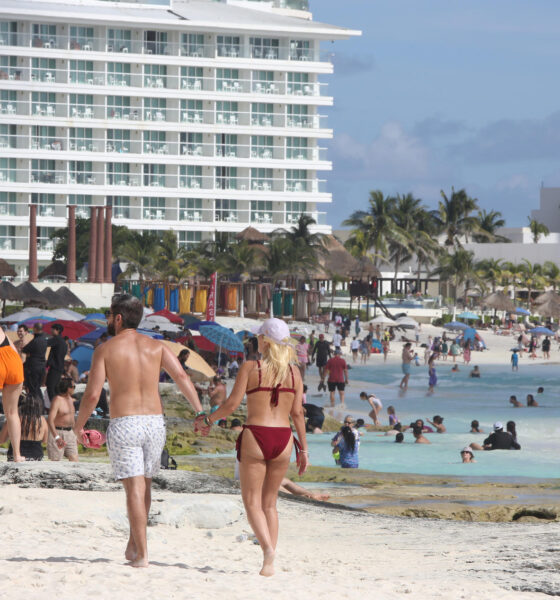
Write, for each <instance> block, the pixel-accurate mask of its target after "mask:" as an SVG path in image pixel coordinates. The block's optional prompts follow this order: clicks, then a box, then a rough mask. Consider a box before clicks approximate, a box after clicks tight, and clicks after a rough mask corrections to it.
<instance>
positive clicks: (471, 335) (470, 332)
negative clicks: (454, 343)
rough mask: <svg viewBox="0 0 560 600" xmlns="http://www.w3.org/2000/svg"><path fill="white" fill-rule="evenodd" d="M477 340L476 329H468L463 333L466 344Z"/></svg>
mask: <svg viewBox="0 0 560 600" xmlns="http://www.w3.org/2000/svg"><path fill="white" fill-rule="evenodd" d="M475 338H476V329H474V327H467V328H466V329H465V330H464V331H463V340H464V341H465V342H467V341H470V340H474V339H475Z"/></svg>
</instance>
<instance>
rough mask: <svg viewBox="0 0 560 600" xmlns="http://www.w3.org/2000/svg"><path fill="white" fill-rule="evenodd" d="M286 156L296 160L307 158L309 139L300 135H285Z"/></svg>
mask: <svg viewBox="0 0 560 600" xmlns="http://www.w3.org/2000/svg"><path fill="white" fill-rule="evenodd" d="M286 158H289V159H296V160H304V159H306V160H307V159H309V158H310V156H309V139H308V138H302V137H287V138H286Z"/></svg>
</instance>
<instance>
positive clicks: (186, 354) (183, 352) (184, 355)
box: [177, 348, 191, 360]
mask: <svg viewBox="0 0 560 600" xmlns="http://www.w3.org/2000/svg"><path fill="white" fill-rule="evenodd" d="M190 353H191V352H190V350H187V349H186V348H185V349H184V350H181V352H179V356H178V357H177V358H178V359H179V360H183V359H185V360H187V359H188V358H189V355H190Z"/></svg>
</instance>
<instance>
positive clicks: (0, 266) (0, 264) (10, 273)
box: [0, 258, 17, 277]
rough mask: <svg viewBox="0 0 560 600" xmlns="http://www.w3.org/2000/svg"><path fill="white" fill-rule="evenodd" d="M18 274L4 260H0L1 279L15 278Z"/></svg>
mask: <svg viewBox="0 0 560 600" xmlns="http://www.w3.org/2000/svg"><path fill="white" fill-rule="evenodd" d="M16 275H17V273H16V272H15V270H14V268H13V267H12V266H10V265H9V264H8V263H7V262H6V261H5V260H4V259H3V258H0V277H15V276H16Z"/></svg>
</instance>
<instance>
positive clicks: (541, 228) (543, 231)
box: [529, 217, 550, 244]
mask: <svg viewBox="0 0 560 600" xmlns="http://www.w3.org/2000/svg"><path fill="white" fill-rule="evenodd" d="M529 229H530V230H531V234H532V235H533V243H534V244H538V243H539V240H540V238H541V236H542V235H548V234H549V233H550V231H549V229H548V227H547V226H546V225H545V224H544V223H539V222H538V221H537V220H536V219H531V217H529Z"/></svg>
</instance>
